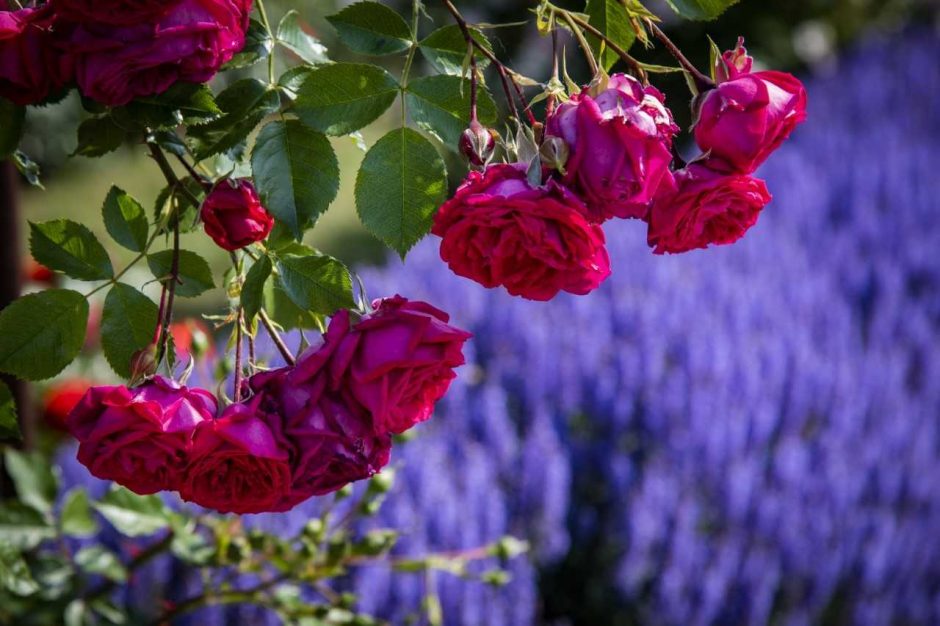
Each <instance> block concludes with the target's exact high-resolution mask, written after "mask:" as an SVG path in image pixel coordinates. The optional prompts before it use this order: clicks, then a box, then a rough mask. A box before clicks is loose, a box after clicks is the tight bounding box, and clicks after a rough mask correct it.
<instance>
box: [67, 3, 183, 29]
mask: <svg viewBox="0 0 940 626" xmlns="http://www.w3.org/2000/svg"><path fill="white" fill-rule="evenodd" d="M179 2H180V0H52V2H51V4H52V8H53V9H54V10H55V12H56V14H57V15H59V16H61V17H63V18H65V19H68V20H72V21H75V22H81V23H86V22H87V23H91V24H94V23H104V24H125V25H126V24H140V23H143V22H151V21H156V20H157V19H158V18H160V17H161V16H163V15H166V13H167V12H169V10H170V9H172V8H173V7H174V5H176V4H179Z"/></svg>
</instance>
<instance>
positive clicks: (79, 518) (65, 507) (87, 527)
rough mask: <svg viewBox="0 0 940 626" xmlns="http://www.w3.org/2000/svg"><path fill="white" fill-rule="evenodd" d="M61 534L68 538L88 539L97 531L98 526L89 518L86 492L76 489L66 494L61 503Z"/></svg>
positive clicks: (89, 505)
mask: <svg viewBox="0 0 940 626" xmlns="http://www.w3.org/2000/svg"><path fill="white" fill-rule="evenodd" d="M61 520H62V532H63V533H65V534H66V535H69V536H70V537H90V536H91V535H93V534H95V532H97V530H98V524H97V522H95V519H94V518H93V517H92V516H91V504H90V503H89V500H88V492H86V491H85V490H84V489H83V488H81V487H76V488H75V489H72V490H71V491H69V492H68V494H67V495H66V496H65V501H64V502H63V503H62V514H61Z"/></svg>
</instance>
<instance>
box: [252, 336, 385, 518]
mask: <svg viewBox="0 0 940 626" xmlns="http://www.w3.org/2000/svg"><path fill="white" fill-rule="evenodd" d="M348 332H349V328H348V324H347V325H345V326H344V325H342V324H335V323H331V324H330V329H329V330H328V331H327V334H326V336H325V337H324V339H325V341H324V343H323V344H322V345H321V346H317V347H312V348H310V349H309V350H308V351H307V352H306V353H305V354H304V355H303V356H301V358H300V359H299V360H298V361H297V365H296V366H295V367H287V368H283V369H280V370H274V371H272V372H264V373H261V374H256V375H255V376H253V377H252V378H251V380H250V381H249V385H250V387H251V389H252V390H253V391H254V394H255V395H254V396H253V398H252V400H251V404H252V405H253V406H257V410H258V411H259V412H262V413H264V414H265V415H268V416H270V418H269V419H272V420H278V421H277V423H278V424H280V426H279V427H280V428H281V429H282V430H283V432H284V435H285V439H286V441H288V442H290V466H291V486H290V489H289V493H288V494H287V495H286V496H285V497H284V498H282V499H281V500H280V501H279V502H278V504H277V505H276V506H275V508H274V510H278V511H286V510H288V509H290V508H292V507H294V506H295V505H297V504H298V503H300V502H303V501H304V500H306V499H308V498H310V497H312V496H318V495H324V494H327V493H332V492H334V491H337V490H339V489H341V488H343V487H345V486H346V485H348V484H349V483H351V482H354V481H357V480H362V479H365V478H369V477H371V476H373V475H375V473H376V472H378V471H379V470H381V469H382V468H383V467H384V466H385V465H386V464H387V463H388V460H389V456H390V453H391V444H392V442H391V438H390V437H389V435H388V434H387V433H382V434H376V432H375V425H374V421H373V419H372V415H371V414H370V413H369V411H368V410H367V409H366V408H365V407H364V406H362V405H360V404H359V403H357V402H356V401H355V400H354V399H353V398H352V397H351V396H350V395H349V394H346V393H343V392H341V391H333V390H331V389H330V384H329V372H328V369H327V368H328V365H329V362H330V359H331V358H332V357H333V354H334V353H335V352H336V349H337V348H338V347H339V345H340V342H341V340H342V338H343V337H344V336H345V335H346V334H347V333H348Z"/></svg>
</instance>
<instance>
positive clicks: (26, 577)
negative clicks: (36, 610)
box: [0, 541, 39, 596]
mask: <svg viewBox="0 0 940 626" xmlns="http://www.w3.org/2000/svg"><path fill="white" fill-rule="evenodd" d="M0 588H3V589H6V590H7V591H9V592H11V593H14V594H16V595H18V596H29V595H32V594H34V593H36V592H37V591H39V585H38V584H37V583H36V581H35V580H33V576H32V574H30V571H29V567H28V566H27V565H26V561H24V560H23V555H22V554H20V551H19V550H17V549H16V548H14V547H13V546H11V545H10V544H9V543H6V542H4V541H0Z"/></svg>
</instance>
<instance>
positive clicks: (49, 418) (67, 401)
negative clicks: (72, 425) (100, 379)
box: [42, 378, 95, 432]
mask: <svg viewBox="0 0 940 626" xmlns="http://www.w3.org/2000/svg"><path fill="white" fill-rule="evenodd" d="M94 384H95V383H94V382H93V381H90V380H86V379H84V378H69V379H66V380H63V381H61V382H58V383H54V384H53V385H51V386H50V387H49V388H48V389H47V390H46V392H45V393H44V394H43V396H42V416H43V419H45V421H46V424H48V425H49V426H51V427H52V428H54V429H56V430H61V431H65V432H68V427H67V426H66V423H67V421H66V420H67V418H68V416H69V413H71V412H72V409H74V408H75V406H76V405H77V404H78V403H79V401H80V400H81V399H82V397H84V395H85V392H86V391H88V390H89V389H90V388H91V387H93V386H94Z"/></svg>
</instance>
